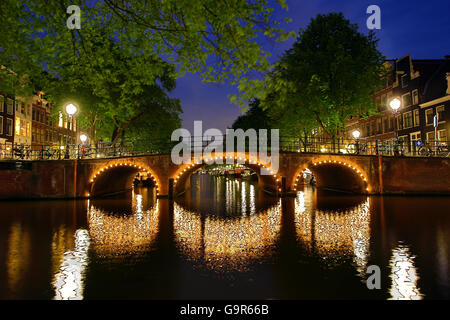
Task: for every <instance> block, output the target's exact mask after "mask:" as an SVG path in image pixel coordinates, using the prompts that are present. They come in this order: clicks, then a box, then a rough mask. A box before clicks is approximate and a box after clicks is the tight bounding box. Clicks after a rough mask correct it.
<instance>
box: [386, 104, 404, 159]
mask: <svg viewBox="0 0 450 320" xmlns="http://www.w3.org/2000/svg"><path fill="white" fill-rule="evenodd" d="M401 104H402V103H401V101H400V99H399V98H394V99H392V100H391V101H390V102H389V106H390V107H391V109H392V110H393V111H394V130H395V148H394V153H395V154H396V155H397V154H398V149H397V148H398V127H397V115H398V109H400V106H401Z"/></svg>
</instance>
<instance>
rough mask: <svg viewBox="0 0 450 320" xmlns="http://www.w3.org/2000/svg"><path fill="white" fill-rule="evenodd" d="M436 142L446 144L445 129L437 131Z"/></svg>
mask: <svg viewBox="0 0 450 320" xmlns="http://www.w3.org/2000/svg"><path fill="white" fill-rule="evenodd" d="M437 136H438V140H439V141H441V142H447V129H444V130H438V132H437Z"/></svg>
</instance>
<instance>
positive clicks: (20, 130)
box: [14, 98, 32, 145]
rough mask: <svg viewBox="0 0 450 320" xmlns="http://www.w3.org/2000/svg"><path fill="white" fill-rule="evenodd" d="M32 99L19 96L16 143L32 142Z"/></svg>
mask: <svg viewBox="0 0 450 320" xmlns="http://www.w3.org/2000/svg"><path fill="white" fill-rule="evenodd" d="M31 105H32V99H24V98H17V99H16V101H15V116H14V119H15V121H14V123H15V125H14V144H24V145H30V144H31V124H32V120H31V110H32V106H31Z"/></svg>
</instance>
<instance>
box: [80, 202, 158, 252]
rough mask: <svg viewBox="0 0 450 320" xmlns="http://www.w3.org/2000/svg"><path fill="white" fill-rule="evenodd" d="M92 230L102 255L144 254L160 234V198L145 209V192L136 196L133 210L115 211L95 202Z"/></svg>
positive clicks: (92, 209) (98, 250) (93, 243)
mask: <svg viewBox="0 0 450 320" xmlns="http://www.w3.org/2000/svg"><path fill="white" fill-rule="evenodd" d="M88 223H89V230H90V234H91V238H92V248H93V250H95V252H96V253H97V254H99V255H101V256H104V257H109V258H115V257H120V256H123V255H129V254H142V253H145V252H146V250H147V249H148V248H149V247H150V246H151V245H152V243H153V242H154V240H155V238H156V236H157V234H158V223H159V217H158V201H156V204H155V206H154V207H153V208H152V209H151V210H146V211H143V209H142V196H140V195H139V194H137V195H136V197H133V213H132V214H124V215H113V214H110V213H108V212H104V211H102V210H100V209H98V208H96V207H94V206H91V208H89V215H88Z"/></svg>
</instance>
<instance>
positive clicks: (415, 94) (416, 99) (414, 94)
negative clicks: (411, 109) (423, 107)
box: [412, 89, 419, 105]
mask: <svg viewBox="0 0 450 320" xmlns="http://www.w3.org/2000/svg"><path fill="white" fill-rule="evenodd" d="M412 104H413V105H416V104H419V90H417V89H415V90H413V92H412Z"/></svg>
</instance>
